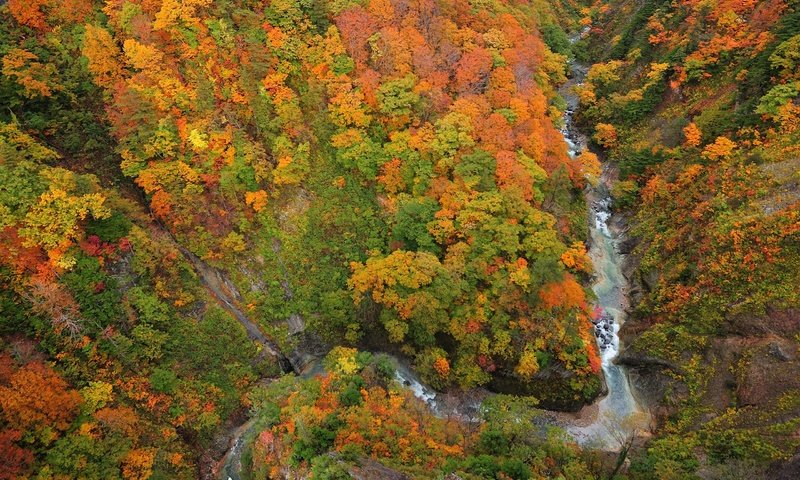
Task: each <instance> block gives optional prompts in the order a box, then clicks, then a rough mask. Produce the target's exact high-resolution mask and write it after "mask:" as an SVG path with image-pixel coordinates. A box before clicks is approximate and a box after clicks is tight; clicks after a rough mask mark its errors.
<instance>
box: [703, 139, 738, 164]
mask: <svg viewBox="0 0 800 480" xmlns="http://www.w3.org/2000/svg"><path fill="white" fill-rule="evenodd" d="M736 147H737V145H736V142H734V141H733V140H731V139H729V138H728V137H717V139H716V140H714V143H711V144H708V145H706V148H704V149H703V153H702V155H703V158H706V159H708V160H724V159H726V158H728V157H730V156H731V155H732V154H733V151H734V150H735V149H736Z"/></svg>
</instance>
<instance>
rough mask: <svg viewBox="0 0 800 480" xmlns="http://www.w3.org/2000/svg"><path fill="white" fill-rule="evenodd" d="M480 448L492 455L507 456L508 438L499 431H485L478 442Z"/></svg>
mask: <svg viewBox="0 0 800 480" xmlns="http://www.w3.org/2000/svg"><path fill="white" fill-rule="evenodd" d="M478 448H480V451H482V452H486V453H488V454H490V455H505V454H507V453H508V449H509V442H508V438H506V436H505V434H503V432H501V431H499V430H494V429H491V430H484V431H483V433H481V437H480V439H479V440H478Z"/></svg>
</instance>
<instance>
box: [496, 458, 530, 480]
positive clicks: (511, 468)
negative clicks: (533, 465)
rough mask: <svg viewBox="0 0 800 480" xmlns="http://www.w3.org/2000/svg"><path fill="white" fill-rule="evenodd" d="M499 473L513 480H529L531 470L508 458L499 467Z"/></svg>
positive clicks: (520, 462) (514, 459)
mask: <svg viewBox="0 0 800 480" xmlns="http://www.w3.org/2000/svg"><path fill="white" fill-rule="evenodd" d="M500 471H501V472H503V473H504V474H506V475H507V476H509V477H511V478H513V479H514V480H528V479H529V478H531V469H530V468H528V466H527V465H525V464H524V463H522V461H520V460H517V459H516V458H509V459H508V460H506V461H504V462H503V463H502V464H501V465H500Z"/></svg>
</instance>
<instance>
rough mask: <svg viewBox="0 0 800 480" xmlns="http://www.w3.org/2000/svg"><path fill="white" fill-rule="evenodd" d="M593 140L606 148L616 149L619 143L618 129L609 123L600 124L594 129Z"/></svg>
mask: <svg viewBox="0 0 800 480" xmlns="http://www.w3.org/2000/svg"><path fill="white" fill-rule="evenodd" d="M592 139H594V141H595V142H597V143H598V144H600V146H602V147H604V148H614V147H616V146H617V142H618V139H617V129H616V127H614V125H611V124H609V123H598V124H597V125H595V127H594V135H593V136H592Z"/></svg>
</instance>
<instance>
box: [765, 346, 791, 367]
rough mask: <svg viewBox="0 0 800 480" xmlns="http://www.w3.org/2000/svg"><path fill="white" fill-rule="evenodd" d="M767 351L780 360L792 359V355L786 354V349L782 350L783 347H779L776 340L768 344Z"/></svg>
mask: <svg viewBox="0 0 800 480" xmlns="http://www.w3.org/2000/svg"><path fill="white" fill-rule="evenodd" d="M769 353H770V355H772V356H773V357H775V358H777V359H779V360H781V361H783V362H788V361H789V360H792V356H791V355H790V354H788V353H787V352H786V351H784V349H783V348H782V347H781V345H780V344H779V343H777V342H773V343H770V344H769Z"/></svg>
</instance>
